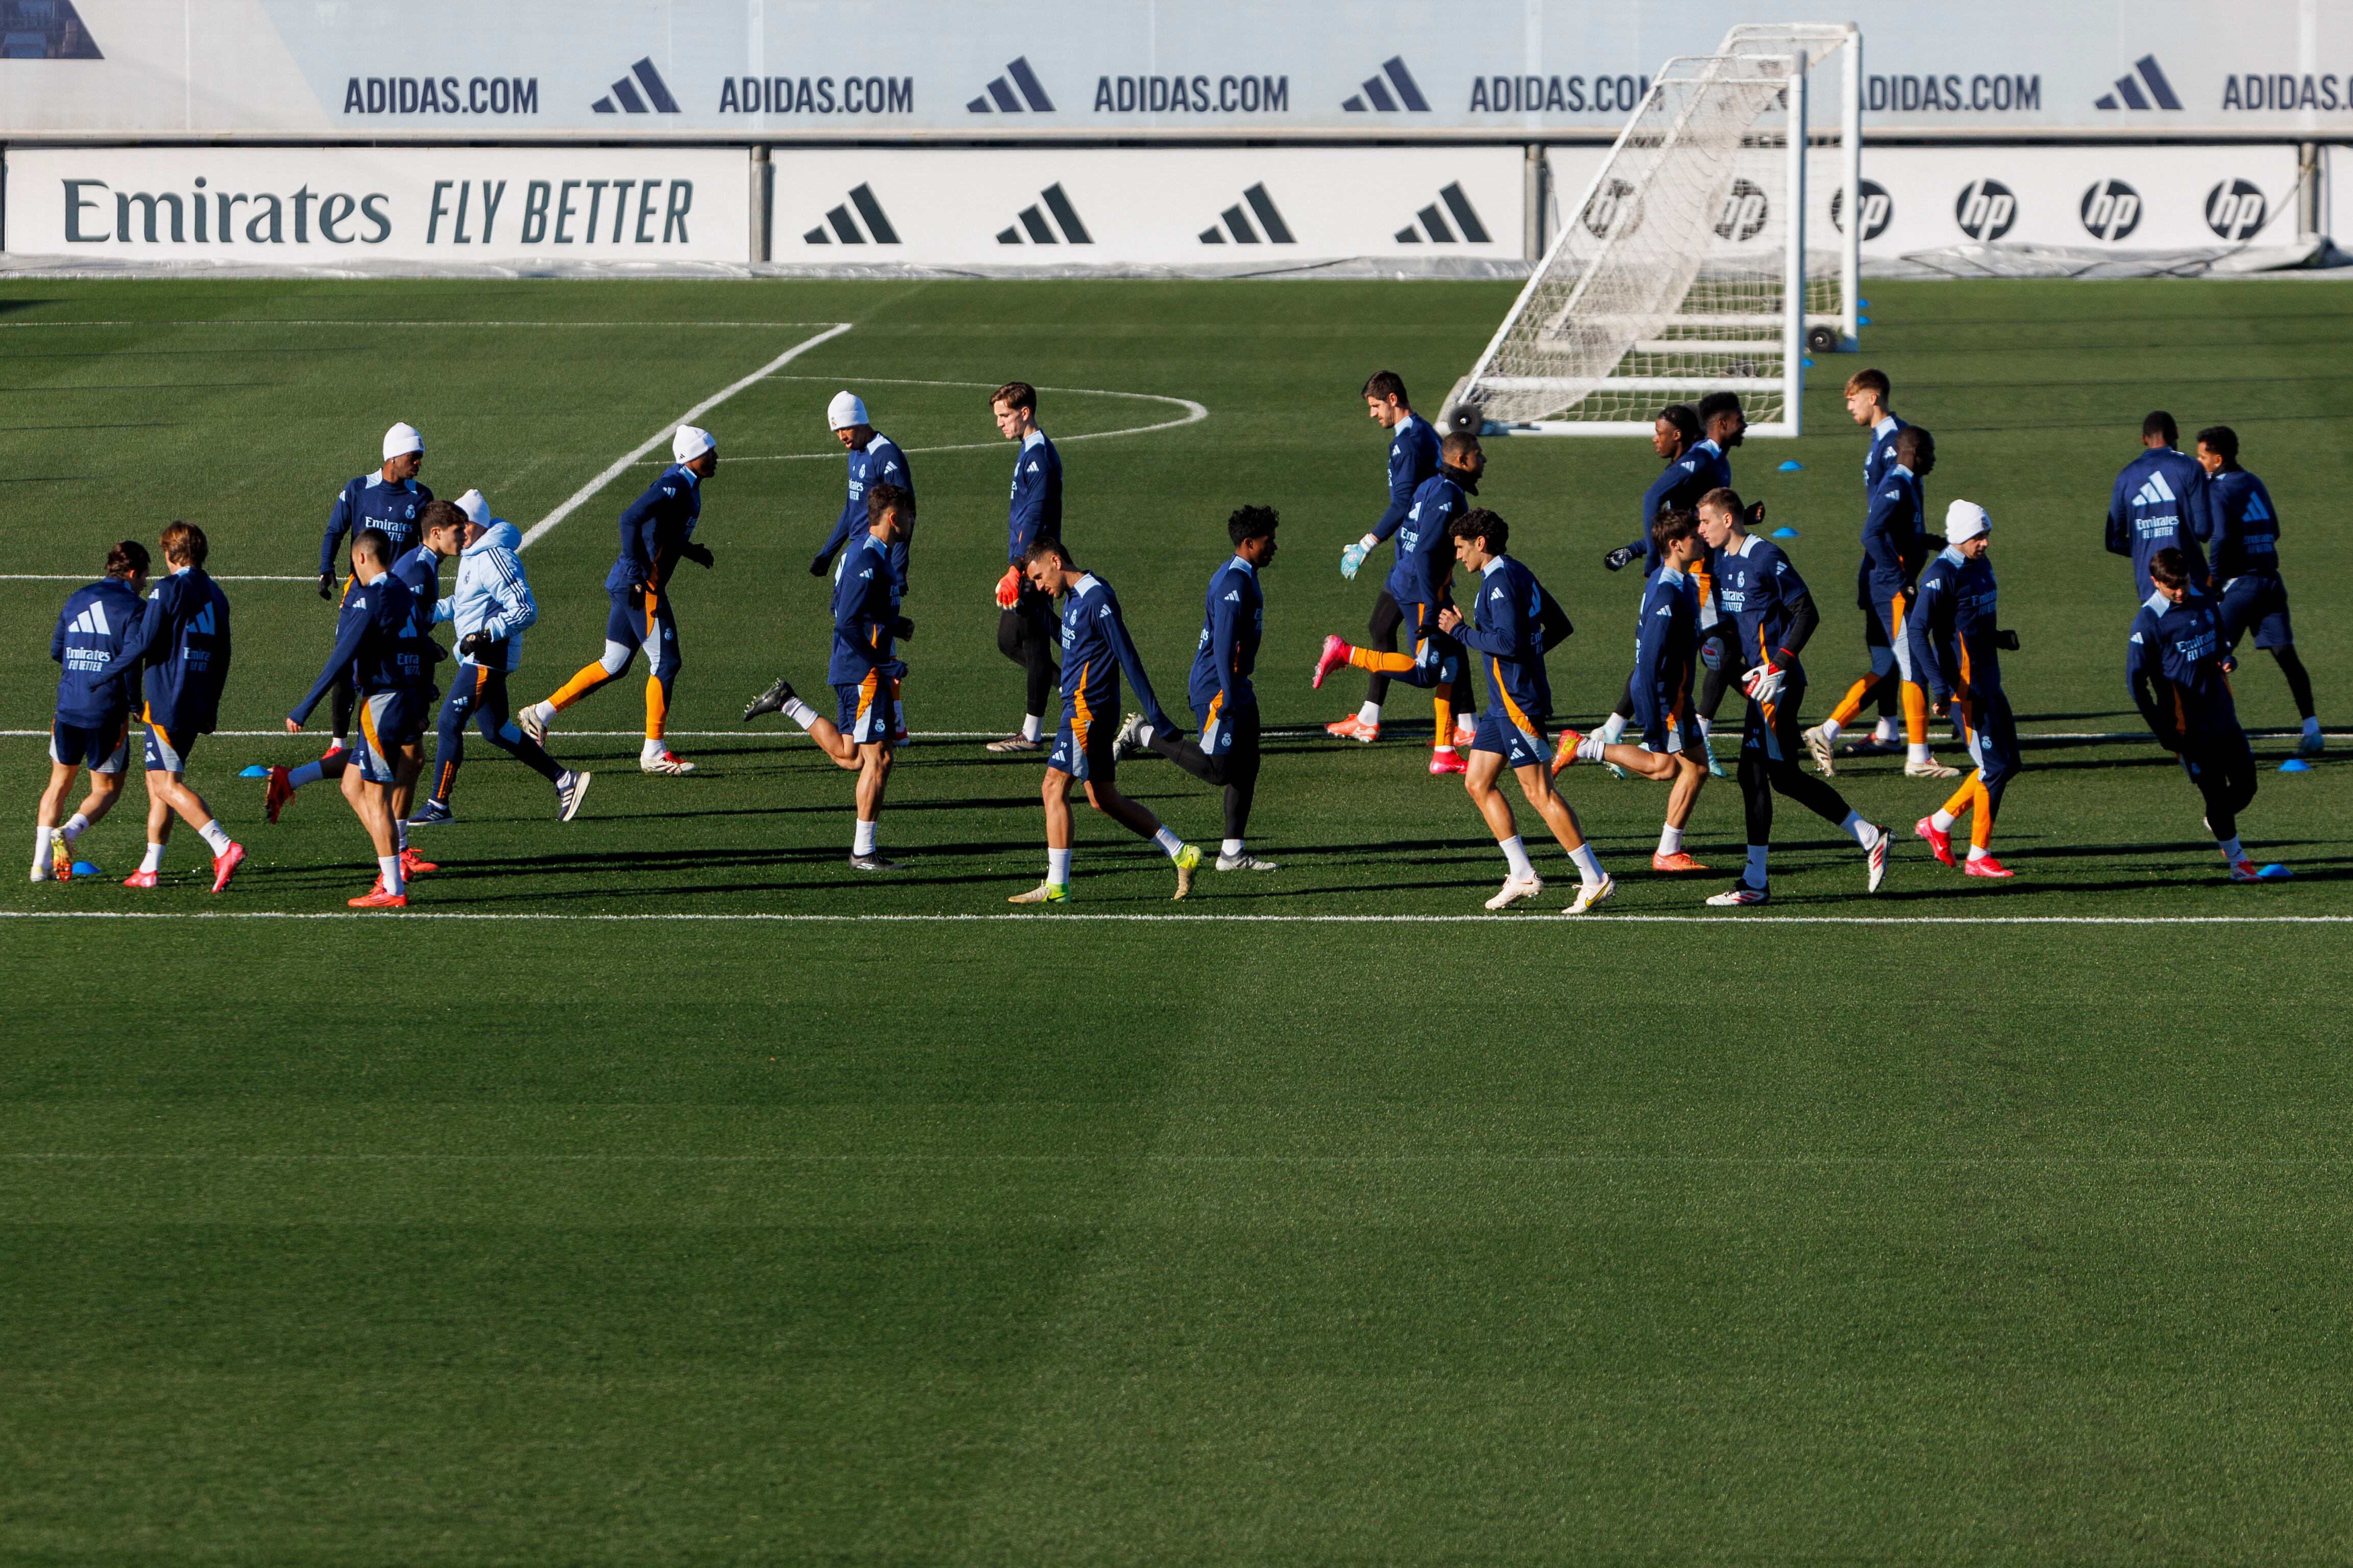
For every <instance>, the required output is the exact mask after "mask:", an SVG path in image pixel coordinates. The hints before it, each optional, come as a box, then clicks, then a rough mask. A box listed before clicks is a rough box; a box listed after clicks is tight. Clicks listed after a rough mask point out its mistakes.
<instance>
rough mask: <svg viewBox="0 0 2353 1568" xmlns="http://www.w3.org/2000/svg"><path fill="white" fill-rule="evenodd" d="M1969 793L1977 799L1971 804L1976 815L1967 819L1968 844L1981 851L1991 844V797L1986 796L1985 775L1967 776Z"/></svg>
mask: <svg viewBox="0 0 2353 1568" xmlns="http://www.w3.org/2000/svg"><path fill="white" fill-rule="evenodd" d="M1969 793H1970V794H1971V795H1975V796H1976V797H1977V798H1976V800H1975V801H1974V802H1973V803H1972V805H1974V807H1975V809H1976V811H1977V815H1976V816H1973V817H1971V818H1970V819H1969V843H1970V845H1971V846H1972V847H1976V848H1978V849H1982V848H1984V847H1986V846H1987V845H1989V844H1990V843H1992V842H1993V797H1992V796H1991V795H1988V794H1986V786H1985V775H1984V774H1983V773H1971V774H1970V775H1969Z"/></svg>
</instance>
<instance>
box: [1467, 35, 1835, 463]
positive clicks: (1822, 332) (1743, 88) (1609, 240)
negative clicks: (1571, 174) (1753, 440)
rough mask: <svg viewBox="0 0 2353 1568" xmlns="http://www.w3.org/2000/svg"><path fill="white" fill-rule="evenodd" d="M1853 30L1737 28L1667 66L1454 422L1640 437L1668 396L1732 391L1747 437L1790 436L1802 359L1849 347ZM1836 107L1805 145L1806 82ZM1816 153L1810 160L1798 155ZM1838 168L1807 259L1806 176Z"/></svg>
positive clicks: (1499, 335) (1523, 295)
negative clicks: (1719, 42)
mask: <svg viewBox="0 0 2353 1568" xmlns="http://www.w3.org/2000/svg"><path fill="white" fill-rule="evenodd" d="M1861 66H1862V37H1861V35H1860V33H1858V32H1857V30H1856V29H1855V28H1854V27H1853V26H1851V25H1845V24H1840V25H1827V24H1824V25H1816V24H1807V23H1797V24H1786V25H1768V26H1738V27H1735V28H1733V29H1732V31H1731V32H1730V33H1728V34H1727V35H1725V40H1724V44H1723V46H1722V47H1721V48H1719V50H1718V51H1717V52H1716V53H1715V54H1712V55H1700V56H1689V57H1683V58H1676V59H1672V60H1669V61H1668V62H1667V63H1666V64H1665V65H1664V66H1663V67H1662V68H1660V71H1659V74H1658V76H1657V78H1656V79H1654V80H1653V81H1652V82H1651V89H1650V91H1649V92H1648V93H1647V94H1646V95H1645V96H1644V97H1643V100H1642V101H1641V105H1640V106H1639V107H1638V108H1637V109H1636V110H1635V111H1634V114H1633V116H1632V118H1631V119H1630V120H1629V121H1627V123H1626V127H1625V129H1624V130H1623V131H1621V132H1620V133H1619V136H1618V140H1617V142H1615V143H1614V144H1613V145H1612V146H1611V148H1610V150H1609V156H1608V157H1607V158H1605V159H1604V160H1603V161H1602V163H1601V166H1600V168H1599V171H1598V172H1597V173H1596V174H1595V175H1594V177H1593V179H1592V181H1591V183H1590V184H1588V186H1587V187H1586V189H1585V190H1584V192H1583V194H1582V195H1581V196H1580V197H1579V198H1578V199H1577V201H1576V202H1575V204H1574V205H1570V206H1568V207H1566V208H1564V210H1563V215H1562V216H1563V221H1562V223H1561V226H1560V232H1559V233H1558V234H1557V235H1556V237H1554V238H1553V240H1552V243H1551V244H1550V245H1549V246H1548V247H1546V252H1545V257H1544V259H1543V261H1542V262H1540V263H1539V264H1538V265H1537V267H1536V269H1535V274H1534V275H1533V276H1532V277H1531V278H1530V279H1528V282H1527V286H1526V287H1525V289H1522V290H1521V291H1520V295H1519V298H1518V299H1517V300H1514V303H1513V305H1512V309H1511V310H1510V312H1509V313H1508V314H1507V315H1505V316H1504V321H1503V324H1502V325H1501V326H1500V327H1498V328H1497V329H1496V331H1495V335H1494V337H1493V339H1492V340H1491V341H1490V342H1488V344H1487V347H1486V350H1485V352H1483V353H1481V354H1480V356H1479V359H1478V363H1476V364H1475V365H1473V366H1472V371H1471V374H1468V375H1466V376H1464V377H1463V378H1462V379H1461V381H1460V382H1458V383H1457V384H1455V387H1454V391H1453V393H1452V395H1451V396H1450V397H1449V398H1448V400H1447V408H1448V415H1449V418H1450V421H1451V422H1454V423H1458V424H1459V423H1461V422H1463V421H1476V422H1477V423H1478V424H1479V425H1481V426H1484V427H1485V428H1487V429H1489V430H1490V431H1492V432H1494V433H1498V434H1504V433H1509V434H1523V435H1563V436H1567V435H1576V436H1624V435H1648V434H1649V433H1650V430H1651V419H1652V416H1654V415H1656V413H1657V412H1658V409H1659V407H1660V405H1662V404H1665V403H1673V402H1690V401H1694V400H1696V399H1697V398H1699V397H1701V396H1704V395H1706V394H1708V393H1710V392H1717V391H1727V392H1736V393H1738V394H1739V395H1740V397H1741V402H1742V405H1743V406H1744V407H1745V408H1746V410H1747V413H1748V418H1749V433H1750V434H1751V435H1755V436H1796V435H1798V434H1799V433H1800V430H1801V428H1802V423H1803V421H1802V398H1801V395H1800V394H1801V391H1802V388H1803V385H1804V369H1805V365H1804V361H1805V356H1806V355H1807V353H1836V352H1838V351H1840V350H1841V349H1852V347H1853V346H1854V344H1855V332H1856V329H1857V327H1858V326H1859V325H1860V321H1859V319H1858V317H1857V316H1856V314H1855V310H1856V300H1855V287H1856V282H1857V261H1858V240H1859V237H1860V227H1861V226H1860V225H1858V224H1857V223H1856V222H1855V221H1854V213H1853V211H1852V208H1853V205H1854V204H1853V202H1852V199H1851V198H1850V197H1849V195H1848V193H1851V192H1852V191H1854V190H1856V189H1857V188H1858V186H1859V173H1860V163H1859V157H1860V152H1861V138H1860V135H1859V125H1858V121H1859V118H1860V105H1861V94H1860V90H1859V89H1860V88H1861V85H1862V78H1861ZM1815 81H1820V82H1821V83H1822V84H1823V86H1824V89H1825V90H1824V91H1823V92H1822V94H1821V96H1822V97H1823V98H1824V99H1826V100H1835V114H1834V116H1833V117H1832V120H1831V123H1832V124H1834V125H1835V126H1836V128H1837V129H1836V131H1835V132H1829V133H1824V134H1820V135H1816V136H1811V137H1810V135H1809V131H1808V103H1809V98H1810V82H1815ZM1810 143H1811V144H1812V146H1813V148H1814V151H1813V152H1812V153H1809V146H1810ZM1825 160H1827V161H1828V163H1829V167H1828V169H1825V170H1824V171H1823V172H1824V173H1832V172H1833V171H1834V174H1833V176H1832V183H1831V192H1830V197H1831V199H1830V201H1829V202H1828V203H1827V204H1825V206H1824V211H1825V213H1826V215H1827V216H1829V217H1830V219H1831V223H1830V224H1829V225H1828V226H1827V227H1828V229H1829V232H1830V234H1831V236H1833V237H1835V238H1836V240H1837V242H1838V243H1837V244H1836V245H1835V246H1834V247H1824V248H1822V249H1820V250H1817V251H1814V252H1812V253H1810V252H1809V248H1808V243H1807V240H1808V235H1809V231H1810V225H1809V223H1808V213H1809V195H1808V185H1809V182H1808V165H1809V163H1810V162H1813V163H1816V164H1817V165H1818V166H1819V165H1820V164H1821V163H1823V162H1824V161H1825Z"/></svg>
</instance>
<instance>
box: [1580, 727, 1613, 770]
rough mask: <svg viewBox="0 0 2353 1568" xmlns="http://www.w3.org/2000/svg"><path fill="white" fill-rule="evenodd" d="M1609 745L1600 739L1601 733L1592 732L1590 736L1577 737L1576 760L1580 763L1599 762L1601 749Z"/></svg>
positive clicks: (1597, 731)
mask: <svg viewBox="0 0 2353 1568" xmlns="http://www.w3.org/2000/svg"><path fill="white" fill-rule="evenodd" d="M1608 744H1609V742H1607V741H1605V740H1603V739H1602V738H1601V731H1599V730H1596V731H1593V733H1591V734H1590V735H1584V736H1580V737H1578V739H1577V761H1578V762H1580V763H1598V762H1599V761H1600V760H1601V748H1602V747H1604V746H1606V745H1608Z"/></svg>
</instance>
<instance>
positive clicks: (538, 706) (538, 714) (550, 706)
mask: <svg viewBox="0 0 2353 1568" xmlns="http://www.w3.org/2000/svg"><path fill="white" fill-rule="evenodd" d="M524 711H525V712H527V713H529V714H531V715H532V717H533V718H534V719H536V720H537V721H539V722H540V723H542V724H553V723H554V722H555V704H554V703H553V702H534V703H533V704H532V705H531V706H530V707H529V708H527V709H525V710H524Z"/></svg>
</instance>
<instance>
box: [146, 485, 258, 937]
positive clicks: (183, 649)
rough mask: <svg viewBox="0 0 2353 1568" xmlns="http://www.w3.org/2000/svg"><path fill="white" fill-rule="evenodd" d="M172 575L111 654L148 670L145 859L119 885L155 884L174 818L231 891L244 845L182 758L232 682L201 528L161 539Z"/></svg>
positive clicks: (174, 528)
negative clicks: (201, 844) (191, 831)
mask: <svg viewBox="0 0 2353 1568" xmlns="http://www.w3.org/2000/svg"><path fill="white" fill-rule="evenodd" d="M161 543H162V545H163V547H164V564H165V565H166V566H169V567H170V568H171V569H172V570H171V572H170V573H169V574H166V575H165V576H164V579H163V581H161V582H159V583H157V584H155V591H154V592H153V594H152V595H149V596H148V600H147V607H146V608H145V609H144V610H143V611H142V612H141V614H140V616H139V630H138V631H137V632H136V633H135V634H133V635H132V637H130V638H129V639H128V640H127V641H126V642H125V643H124V645H123V647H122V650H121V652H120V653H118V654H116V655H115V658H116V660H117V662H119V663H120V664H121V666H122V668H124V669H126V670H128V669H132V668H140V667H142V666H143V667H144V668H145V675H144V677H143V678H142V706H141V709H140V723H141V725H142V727H143V728H144V729H145V731H146V739H145V742H144V745H145V748H146V763H147V856H146V858H145V859H143V860H142V861H140V862H139V869H138V870H137V871H135V872H133V873H132V875H131V876H129V877H126V878H124V879H123V882H122V885H123V886H124V887H126V888H152V887H153V886H154V885H155V874H156V873H157V872H158V871H160V870H162V869H163V868H164V845H166V844H167V843H169V842H170V841H171V837H172V818H173V816H174V815H177V816H182V817H185V819H186V820H187V824H188V826H191V827H193V828H195V830H196V833H197V836H198V837H201V838H203V839H204V841H205V846H206V847H207V848H209V849H210V850H211V851H212V852H213V891H214V892H216V893H217V892H219V891H220V890H221V889H223V888H226V887H227V886H228V879H230V878H231V877H233V876H235V875H236V874H237V867H238V866H239V865H240V864H241V863H242V862H243V861H244V859H245V847H244V846H243V845H241V844H236V843H232V842H231V841H230V839H229V836H228V834H227V831H225V830H224V829H223V828H222V826H221V825H220V824H219V823H218V822H217V821H216V820H215V819H214V817H213V808H212V807H211V806H209V805H206V804H205V797H204V796H202V795H198V794H197V793H196V792H195V790H192V789H190V788H189V787H188V785H187V780H186V777H185V775H186V773H187V771H188V754H189V753H190V752H194V751H195V747H196V737H197V736H198V735H209V734H211V733H212V731H213V728H214V725H215V724H216V722H217V721H219V718H220V696H221V688H222V687H223V686H224V685H226V684H227V680H228V664H229V651H230V650H229V629H228V598H227V595H224V594H223V593H222V592H221V591H220V586H219V584H216V583H215V582H214V581H213V580H212V578H211V577H209V576H207V575H206V573H205V560H206V557H207V556H208V555H209V554H210V553H211V552H212V547H211V545H210V544H209V543H208V542H206V539H205V531H204V530H203V529H201V528H198V527H197V526H196V525H195V524H194V523H192V522H174V523H173V524H172V525H171V526H169V527H168V528H166V529H164V537H163V539H162V540H161Z"/></svg>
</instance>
